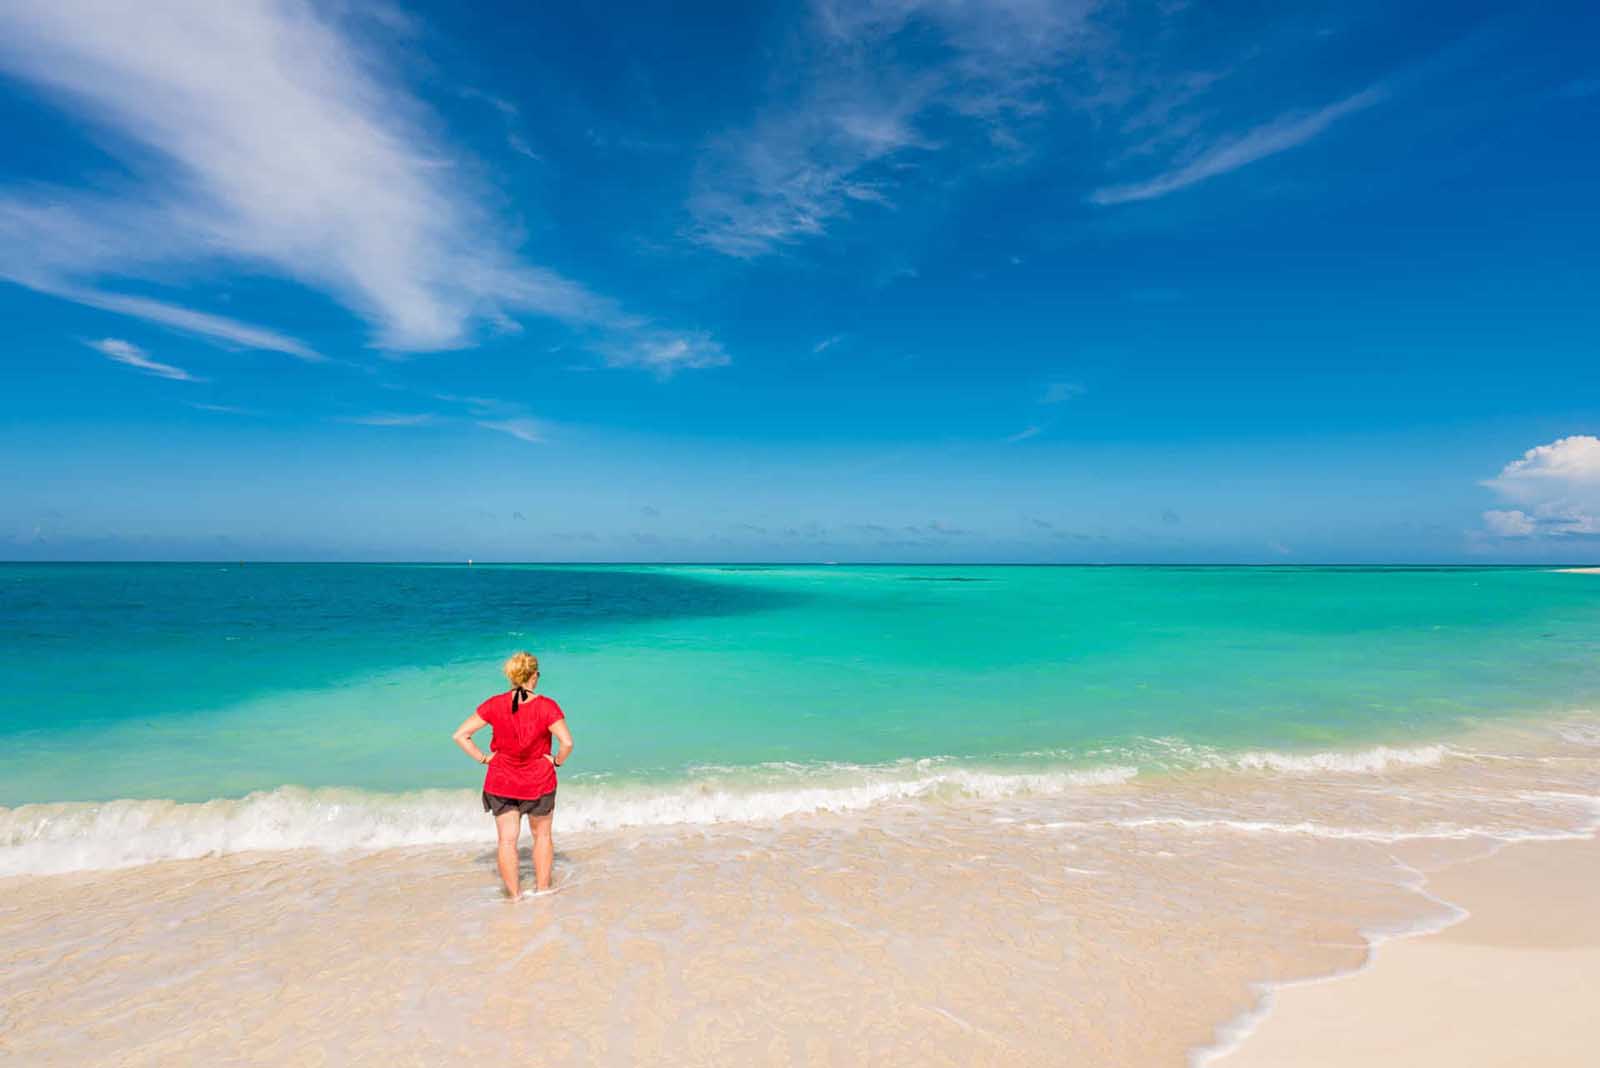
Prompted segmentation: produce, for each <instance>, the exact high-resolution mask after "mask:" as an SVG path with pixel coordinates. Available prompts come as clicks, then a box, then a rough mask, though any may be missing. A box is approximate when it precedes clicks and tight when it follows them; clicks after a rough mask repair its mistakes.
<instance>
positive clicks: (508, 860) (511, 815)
mask: <svg viewBox="0 0 1600 1068" xmlns="http://www.w3.org/2000/svg"><path fill="white" fill-rule="evenodd" d="M494 829H495V832H496V833H497V834H499V836H500V848H499V850H498V852H497V853H496V854H495V863H496V864H498V865H499V866H500V880H501V881H502V882H504V883H505V884H506V893H508V894H510V895H511V896H512V897H513V898H515V897H516V896H517V894H518V893H520V892H521V884H520V881H519V878H518V872H517V838H518V837H519V836H520V835H521V833H522V813H520V812H518V811H517V810H516V809H514V808H513V809H509V810H507V811H505V812H502V813H500V815H498V816H496V817H495V818H494Z"/></svg>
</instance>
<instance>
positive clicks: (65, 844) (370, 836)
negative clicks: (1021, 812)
mask: <svg viewBox="0 0 1600 1068" xmlns="http://www.w3.org/2000/svg"><path fill="white" fill-rule="evenodd" d="M1454 752H1455V751H1454V750H1451V749H1449V748H1448V747H1445V746H1439V745H1430V746H1422V747H1418V748H1414V749H1394V748H1389V747H1384V746H1378V747H1373V748H1368V749H1363V750H1354V751H1342V752H1341V751H1330V752H1318V753H1277V752H1267V751H1251V752H1245V753H1237V754H1231V755H1227V754H1221V753H1218V752H1216V751H1213V750H1199V749H1193V748H1190V747H1187V746H1182V745H1181V744H1179V743H1175V742H1171V741H1157V742H1152V743H1149V744H1148V745H1145V746H1140V747H1137V748H1136V749H1133V750H1127V751H1122V752H1116V753H1114V752H1105V753H1101V754H1097V757H1100V758H1102V759H1104V760H1105V762H1104V763H1100V764H1097V765H1094V766H1088V767H1084V766H1069V767H1057V768H1049V769H1045V770H1021V769H1016V768H995V767H992V766H991V767H977V766H963V765H957V764H955V763H954V762H953V761H952V760H950V759H948V758H936V759H923V760H906V761H899V762H896V763H893V764H888V765H841V764H824V765H799V764H770V765H763V766H759V767H754V768H731V767H730V768H724V767H707V768H698V769H693V772H692V777H691V778H689V779H687V780H683V781H678V782H670V781H669V782H655V783H622V782H612V781H608V780H606V779H605V778H603V777H597V778H590V779H588V780H584V779H575V780H573V781H572V782H570V783H569V784H568V786H567V790H566V793H565V794H564V795H563V798H562V803H561V830H562V831H563V832H567V833H570V832H582V831H614V830H622V829H626V828H633V827H653V826H661V827H669V826H683V825H713V824H725V823H755V824H762V823H770V822H773V821H777V820H782V819H785V818H787V817H792V816H800V815H808V814H819V813H849V812H859V811H863V810H867V809H870V808H873V807H875V806H879V805H883V804H886V803H892V802H907V801H938V800H944V801H957V800H962V799H967V800H982V801H994V800H1005V799H1018V798H1048V797H1054V796H1059V795H1064V794H1069V793H1072V792H1074V791H1080V792H1081V791H1084V790H1092V789H1093V788H1095V787H1110V786H1117V785H1121V784H1126V783H1128V782H1130V781H1131V780H1133V779H1134V778H1135V777H1136V776H1138V775H1139V774H1140V773H1141V771H1143V772H1145V773H1152V772H1154V773H1168V772H1172V771H1174V770H1183V769H1187V770H1227V771H1230V772H1233V773H1238V774H1242V775H1246V776H1250V777H1253V778H1256V779H1259V778H1261V777H1263V776H1265V777H1267V778H1270V779H1278V778H1288V779H1297V778H1303V777H1306V776H1313V775H1315V776H1329V775H1331V776H1346V775H1365V776H1370V775H1382V774H1385V773H1389V772H1394V771H1404V770H1407V769H1414V768H1422V767H1429V766H1432V765H1436V764H1438V763H1440V762H1441V761H1443V760H1444V759H1446V757H1447V756H1449V755H1451V754H1453V753H1454ZM1037 755H1039V754H1035V756H1037ZM1119 758H1120V759H1119ZM1111 822H1113V823H1119V824H1121V825H1122V826H1125V827H1130V828H1131V827H1138V826H1141V825H1150V824H1152V823H1165V824H1168V825H1181V824H1183V823H1186V822H1190V821H1188V820H1185V819H1183V818H1181V817H1175V816H1173V815H1171V814H1163V815H1157V814H1153V813H1132V812H1125V813H1122V814H1121V818H1119V819H1114V820H1112V821H1111ZM1204 822H1205V821H1199V820H1196V821H1193V824H1194V826H1196V827H1199V826H1202V825H1203V823H1204ZM1211 822H1212V824H1213V825H1215V821H1211ZM1057 825H1058V826H1064V824H1057ZM1233 826H1234V829H1236V830H1257V831H1268V830H1276V829H1282V830H1284V831H1286V832H1290V833H1313V832H1315V833H1324V834H1328V835H1330V836H1336V837H1337V836H1343V835H1345V834H1349V835H1351V836H1354V837H1361V838H1372V837H1374V836H1378V837H1381V836H1383V835H1385V834H1386V833H1387V832H1384V831H1364V830H1363V831H1349V832H1344V831H1339V830H1336V829H1327V828H1318V827H1314V826H1311V825H1294V824H1291V825H1289V826H1287V827H1283V828H1279V827H1278V826H1276V825H1273V824H1270V823H1262V824H1250V823H1245V822H1238V823H1235V824H1233ZM486 833H487V828H486V824H485V819H484V817H483V814H482V811H481V809H480V806H479V805H478V799H477V796H476V792H475V791H469V790H441V789H433V790H418V791H412V792H407V793H389V794H382V793H369V792H366V791H362V790H355V789H336V788H335V789H306V788H303V787H296V786H283V787H279V788H277V789H273V790H267V791H261V792H257V793H253V794H250V795H248V796H246V797H243V798H235V799H217V800H211V801H205V802H198V803H180V802H175V801H165V800H119V801H108V802H60V803H51V804H29V805H21V806H18V807H16V808H10V809H7V808H0V877H3V876H17V875H50V874H60V873H65V872H72V871H89V870H105V869H115V868H127V867H133V866H136V865H141V864H148V863H153V862H158V861H164V860H186V859H194V858H198V857H206V856H217V855H224V854H232V853H242V852H251V851H259V850H289V849H320V850H325V851H344V850H382V849H393V848H402V847H414V846H430V845H447V844H453V843H471V842H478V843H481V842H483V841H484V840H485V834H486ZM1471 833H1474V832H1473V831H1472V829H1470V828H1459V827H1453V828H1448V829H1437V830H1435V831H1434V832H1433V834H1429V833H1428V832H1424V833H1423V835H1422V836H1424V837H1430V836H1433V835H1434V834H1437V835H1440V836H1444V837H1456V836H1460V835H1463V834H1471Z"/></svg>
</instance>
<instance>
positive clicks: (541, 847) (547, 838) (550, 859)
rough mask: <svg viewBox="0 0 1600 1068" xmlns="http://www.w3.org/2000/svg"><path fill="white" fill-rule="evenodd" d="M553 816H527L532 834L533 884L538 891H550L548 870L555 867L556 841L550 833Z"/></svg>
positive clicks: (553, 820)
mask: <svg viewBox="0 0 1600 1068" xmlns="http://www.w3.org/2000/svg"><path fill="white" fill-rule="evenodd" d="M555 819H556V818H555V815H554V814H553V813H552V814H551V815H549V816H529V817H528V829H529V830H530V831H532V832H533V883H534V886H535V887H536V888H537V889H539V890H548V889H550V870H551V869H552V868H554V867H555V865H556V840H555V836H554V835H553V834H551V832H550V825H551V824H552V823H554V822H555Z"/></svg>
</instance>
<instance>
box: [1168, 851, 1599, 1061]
mask: <svg viewBox="0 0 1600 1068" xmlns="http://www.w3.org/2000/svg"><path fill="white" fill-rule="evenodd" d="M1596 887H1600V836H1597V835H1595V834H1590V835H1589V836H1588V837H1585V838H1573V839H1571V840H1568V841H1547V842H1517V843H1508V844H1505V845H1503V846H1501V847H1499V848H1497V849H1495V850H1493V851H1492V852H1491V853H1489V854H1488V855H1487V856H1482V857H1478V858H1473V859H1468V860H1463V861H1459V862H1457V863H1455V864H1452V865H1449V866H1447V867H1443V868H1440V869H1439V870H1437V871H1434V872H1432V873H1430V874H1428V875H1427V877H1426V882H1425V883H1424V884H1423V885H1422V886H1421V887H1419V888H1418V891H1419V892H1420V893H1423V894H1425V895H1426V896H1428V897H1430V898H1432V899H1434V900H1436V901H1440V902H1442V903H1444V904H1447V905H1449V906H1450V907H1451V908H1452V909H1454V910H1455V916H1454V918H1452V919H1450V920H1448V921H1446V922H1444V923H1441V924H1438V925H1436V926H1434V927H1433V929H1431V930H1422V931H1417V932H1414V933H1407V934H1400V935H1392V936H1389V937H1380V938H1378V939H1376V940H1375V941H1374V942H1373V945H1372V950H1371V953H1370V955H1369V958H1368V960H1367V961H1366V962H1364V963H1363V964H1362V965H1361V966H1359V967H1357V968H1356V969H1354V970H1352V971H1348V972H1342V973H1337V974H1333V975H1328V976H1324V977H1321V978H1315V979H1307V980H1300V981H1295V982H1290V983H1285V984H1281V985H1278V986H1275V987H1272V988H1270V989H1268V990H1267V991H1266V992H1265V993H1264V995H1263V998H1262V1001H1261V1003H1260V1005H1258V1006H1257V1008H1256V1009H1255V1010H1254V1011H1253V1012H1251V1013H1250V1014H1248V1015H1247V1017H1246V1018H1245V1019H1243V1020H1241V1021H1239V1022H1238V1023H1237V1024H1236V1025H1235V1027H1236V1028H1237V1031H1236V1033H1235V1034H1232V1035H1230V1036H1228V1037H1227V1039H1226V1040H1225V1041H1224V1042H1223V1043H1219V1045H1218V1046H1217V1047H1215V1048H1214V1049H1212V1050H1202V1051H1197V1053H1196V1055H1195V1056H1194V1058H1193V1059H1192V1063H1193V1064H1194V1065H1196V1066H1197V1068H1200V1066H1204V1068H1210V1066H1219V1068H1278V1066H1283V1065H1288V1064H1293V1065H1295V1066H1296V1068H1366V1066H1369V1065H1372V1064H1376V1063H1382V1062H1383V1060H1384V1058H1385V1057H1386V1056H1392V1055H1393V1051H1394V1050H1396V1049H1404V1050H1405V1051H1406V1061H1407V1063H1408V1064H1411V1065H1416V1066H1419V1068H1433V1066H1438V1068H1445V1066H1453V1065H1460V1064H1468V1063H1470V1064H1472V1065H1474V1066H1482V1068H1491V1066H1492V1068H1500V1066H1505V1068H1510V1066H1513V1065H1524V1064H1533V1063H1536V1064H1539V1065H1541V1066H1543V1068H1587V1066H1588V1065H1591V1064H1592V1063H1593V1056H1594V1049H1595V1047H1596V1045H1597V1044H1600V1022H1597V1021H1596V1019H1595V1017H1594V1014H1593V1011H1592V1010H1593V1004H1592V999H1591V997H1590V995H1589V991H1588V986H1589V984H1590V983H1591V982H1592V979H1593V977H1594V976H1595V975H1600V893H1597V891H1596V889H1595V888H1596ZM1355 1021H1359V1022H1360V1026H1359V1027H1355V1026H1352V1024H1353V1023H1354V1022H1355Z"/></svg>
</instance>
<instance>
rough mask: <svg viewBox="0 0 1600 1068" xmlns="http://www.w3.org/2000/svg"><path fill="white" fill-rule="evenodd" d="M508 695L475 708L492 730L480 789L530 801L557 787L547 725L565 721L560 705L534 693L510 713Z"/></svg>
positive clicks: (505, 694) (489, 700) (509, 697)
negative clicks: (549, 757) (489, 758)
mask: <svg viewBox="0 0 1600 1068" xmlns="http://www.w3.org/2000/svg"><path fill="white" fill-rule="evenodd" d="M511 696H512V695H511V694H509V693H499V694H495V695H494V696H493V697H491V698H489V699H488V700H487V701H485V702H484V703H483V704H481V705H479V706H478V716H479V718H480V719H482V720H483V721H484V722H485V723H487V724H488V725H489V726H491V727H493V728H494V737H492V738H490V739H489V749H490V751H491V752H493V753H494V759H493V760H491V761H489V767H488V773H487V774H486V775H484V777H483V788H484V789H485V790H487V791H488V792H489V793H491V794H498V795H499V796H501V797H514V798H517V799H519V800H522V801H530V800H532V799H534V798H536V797H543V796H544V795H545V794H547V793H549V792H550V791H551V790H554V789H555V788H556V769H555V765H554V764H552V763H550V761H549V760H547V759H545V758H546V757H547V756H549V754H550V724H552V723H555V722H556V721H557V720H561V719H565V718H566V716H565V714H564V713H563V712H562V711H561V706H560V705H558V704H556V703H555V702H554V701H552V700H550V698H548V697H545V696H543V695H542V694H535V695H534V696H533V697H532V698H530V699H529V700H527V701H523V702H521V703H520V704H518V705H517V710H516V711H515V712H512V711H511Z"/></svg>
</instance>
